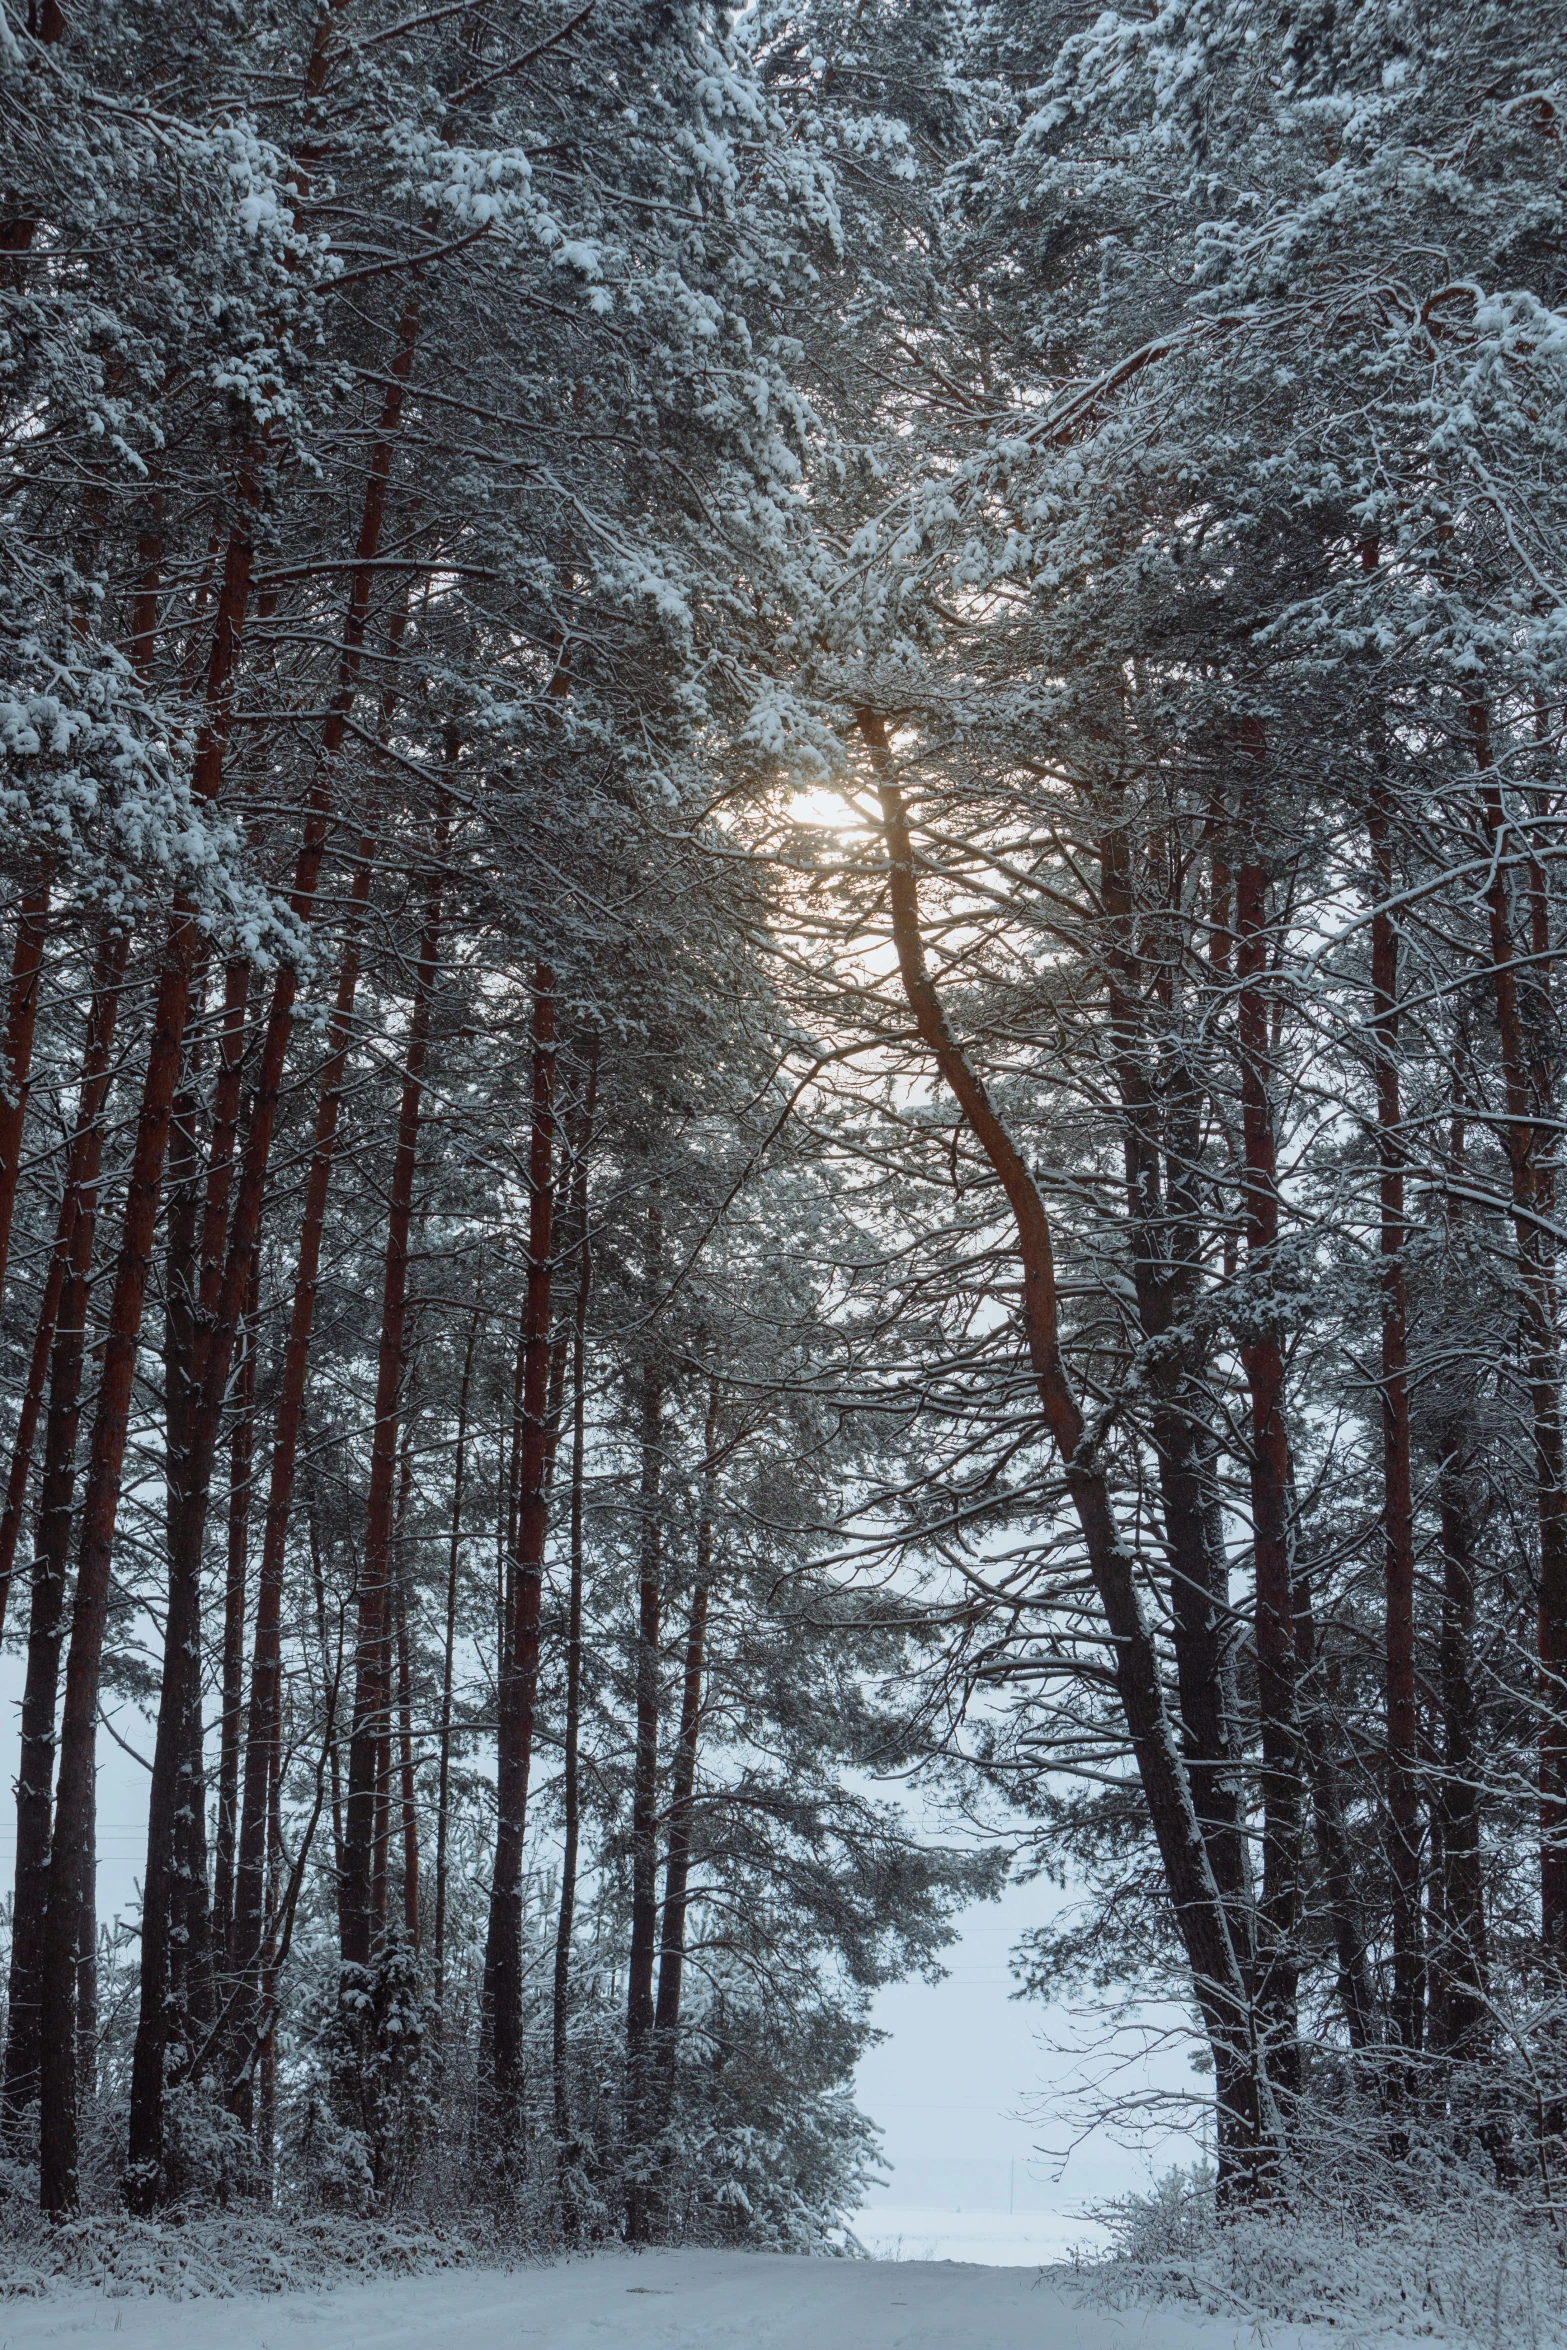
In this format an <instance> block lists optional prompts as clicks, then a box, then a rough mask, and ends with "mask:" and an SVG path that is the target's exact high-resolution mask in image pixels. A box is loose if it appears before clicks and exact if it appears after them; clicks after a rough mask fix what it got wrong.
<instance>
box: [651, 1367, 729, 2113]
mask: <svg viewBox="0 0 1567 2350" xmlns="http://www.w3.org/2000/svg"><path fill="white" fill-rule="evenodd" d="M703 1446H704V1457H703V1462H702V1509H701V1515H700V1517H699V1518H698V1520H697V1530H696V1587H695V1589H694V1590H693V1592H692V1594H691V1618H690V1622H689V1623H688V1624H687V1626H686V1656H685V1671H684V1673H683V1675H682V1677H681V1684H680V1733H679V1736H678V1737H677V1739H676V1741H675V1757H674V1768H673V1770H672V1772H671V1774H670V1790H669V1851H668V1854H667V1857H666V1859H665V1862H664V1916H663V1923H662V1926H661V1928H660V1933H659V1950H658V1996H657V1999H656V2000H655V2002H654V2007H653V2031H654V2037H655V2039H656V2041H657V2070H658V2126H659V2128H660V2129H661V2130H662V2129H664V2128H667V2126H668V2123H669V2117H670V2112H671V2109H672V2107H673V2104H674V2096H675V2070H676V2062H677V2059H678V2056H679V2053H680V1996H681V1991H682V1989H683V1987H684V1979H685V1963H686V1909H687V1905H688V1902H689V1898H690V1886H691V1843H692V1830H693V1827H694V1825H695V1815H696V1802H695V1797H696V1755H697V1739H698V1736H699V1733H700V1731H701V1727H702V1677H703V1674H704V1672H705V1670H706V1665H707V1596H708V1589H709V1586H710V1584H711V1582H712V1576H713V1503H714V1496H715V1493H716V1490H717V1484H718V1383H717V1381H716V1380H715V1381H714V1383H713V1385H712V1387H711V1389H710V1390H709V1394H708V1404H707V1426H706V1429H705V1431H704V1433H703Z"/></svg>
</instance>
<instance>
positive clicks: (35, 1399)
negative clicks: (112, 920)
mask: <svg viewBox="0 0 1567 2350" xmlns="http://www.w3.org/2000/svg"><path fill="white" fill-rule="evenodd" d="M129 950H130V934H129V932H128V931H124V930H119V929H106V930H105V931H104V933H103V936H102V938H101V939H100V941H99V946H98V952H97V955H96V957H95V959H94V963H93V981H92V996H91V999H90V1001H89V1004H88V1010H87V1032H86V1038H85V1042H84V1045H83V1050H82V1075H81V1083H80V1086H79V1089H78V1101H77V1111H76V1124H75V1128H74V1129H73V1132H72V1136H71V1142H70V1146H69V1148H68V1150H67V1152H66V1162H65V1179H64V1182H63V1184H62V1187H61V1192H60V1212H59V1216H58V1218H57V1219H56V1223H55V1233H54V1247H53V1249H52V1250H51V1252H50V1257H49V1269H48V1272H47V1273H46V1275H45V1277H44V1291H43V1297H42V1299H41V1300H40V1303H39V1307H38V1323H37V1327H36V1329H35V1330H34V1333H33V1351H32V1357H31V1360H30V1362H29V1364H28V1370H27V1385H26V1387H25V1389H24V1390H23V1394H22V1405H21V1410H20V1412H19V1413H18V1415H17V1423H16V1436H15V1440H14V1442H13V1445H12V1450H11V1470H10V1475H9V1477H8V1479H7V1482H6V1496H5V1510H4V1514H3V1516H0V1629H3V1628H4V1625H5V1617H6V1603H7V1600H8V1599H9V1597H10V1591H11V1581H12V1577H13V1574H14V1571H15V1567H16V1546H17V1543H18V1541H19V1540H20V1538H21V1530H22V1519H23V1516H24V1514H25V1512H26V1507H27V1486H28V1480H29V1477H30V1475H31V1472H32V1461H33V1446H34V1443H35V1442H36V1440H37V1435H38V1418H39V1414H40V1412H41V1411H42V1409H43V1399H44V1392H45V1388H46V1385H47V1383H48V1376H49V1364H50V1360H51V1358H52V1355H53V1351H54V1341H55V1333H56V1328H57V1325H58V1322H59V1316H60V1301H61V1299H62V1297H63V1295H64V1292H65V1284H66V1279H67V1275H68V1270H69V1265H70V1255H71V1240H72V1236H73V1234H74V1232H75V1229H76V1218H77V1215H78V1212H79V1210H80V1207H81V1202H82V1193H83V1189H84V1186H86V1187H92V1188H93V1189H94V1191H95V1190H96V1185H97V1181H98V1168H99V1164H100V1162H101V1160H102V1157H103V1137H102V1135H101V1134H99V1133H98V1132H97V1123H98V1120H99V1119H100V1118H101V1117H102V1115H103V1108H104V1102H105V1099H106V1098H107V1094H108V1082H109V1081H108V1069H109V1055H110V1053H111V1052H112V1051H113V1048H114V1031H115V1025H116V1022H117V1020H118V1017H119V1009H120V988H121V986H122V984H123V982H124V978H125V962H126V957H127V955H128V953H129Z"/></svg>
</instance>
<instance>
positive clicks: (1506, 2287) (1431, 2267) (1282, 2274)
mask: <svg viewBox="0 0 1567 2350" xmlns="http://www.w3.org/2000/svg"><path fill="white" fill-rule="evenodd" d="M1358 2169H1359V2175H1358V2176H1357V2177H1355V2178H1349V2177H1347V2176H1343V2177H1340V2178H1339V2179H1337V2180H1333V2179H1328V2180H1326V2181H1324V2179H1323V2178H1322V2177H1321V2176H1320V2175H1318V2176H1316V2177H1312V2176H1303V2177H1299V2178H1297V2179H1295V2180H1293V2181H1291V2183H1290V2185H1289V2188H1288V2191H1287V2193H1285V2194H1283V2195H1281V2196H1280V2199H1279V2201H1278V2202H1277V2203H1276V2204H1274V2205H1271V2206H1262V2207H1259V2208H1255V2209H1253V2210H1251V2211H1249V2212H1241V2213H1235V2212H1231V2213H1226V2214H1221V2213H1220V2211H1219V2209H1218V2206H1217V2203H1216V2200H1215V2196H1214V2178H1213V2173H1212V2171H1211V2170H1209V2169H1208V2168H1207V2167H1206V2166H1203V2165H1200V2166H1198V2167H1196V2168H1194V2169H1192V2170H1189V2171H1170V2172H1167V2173H1166V2174H1165V2176H1164V2177H1163V2178H1161V2179H1160V2180H1158V2181H1157V2183H1156V2184H1155V2185H1154V2187H1153V2188H1152V2189H1151V2190H1150V2191H1149V2192H1148V2193H1147V2194H1142V2195H1128V2196H1124V2197H1121V2198H1119V2199H1118V2200H1117V2201H1115V2202H1112V2203H1109V2204H1106V2205H1104V2206H1103V2207H1101V2208H1100V2209H1099V2210H1097V2211H1096V2212H1095V2214H1094V2217H1095V2218H1096V2219H1098V2220H1099V2221H1100V2222H1101V2223H1102V2224H1103V2225H1105V2226H1106V2227H1108V2228H1109V2230H1110V2232H1111V2239H1112V2241H1111V2247H1110V2250H1109V2252H1108V2253H1107V2254H1106V2256H1105V2258H1104V2259H1103V2260H1102V2261H1101V2262H1099V2263H1097V2264H1096V2265H1093V2266H1091V2267H1088V2268H1086V2269H1084V2270H1083V2271H1082V2272H1081V2273H1082V2276H1083V2278H1084V2281H1085V2284H1086V2289H1087V2290H1088V2291H1089V2292H1090V2293H1091V2294H1092V2295H1093V2296H1094V2297H1095V2298H1106V2299H1109V2300H1110V2301H1111V2302H1113V2303H1114V2304H1115V2305H1117V2306H1124V2305H1126V2304H1128V2303H1148V2302H1157V2301H1177V2302H1189V2303H1194V2304H1196V2305H1197V2306H1198V2307H1199V2308H1201V2309H1203V2310H1205V2311H1206V2312H1208V2313H1209V2314H1210V2315H1211V2316H1215V2317H1225V2318H1235V2317H1240V2318H1244V2319H1246V2320H1248V2321H1250V2322H1252V2323H1254V2324H1259V2325H1260V2324H1262V2323H1264V2322H1267V2321H1270V2320H1271V2321H1273V2322H1284V2323H1289V2324H1297V2325H1299V2324H1310V2323H1314V2322H1315V2323H1322V2322H1326V2323H1328V2324H1330V2325H1333V2326H1334V2327H1335V2328H1337V2329H1340V2330H1342V2329H1345V2328H1356V2329H1361V2328H1363V2329H1365V2330H1366V2331H1368V2332H1369V2331H1373V2330H1376V2331H1380V2330H1382V2329H1384V2328H1390V2329H1391V2330H1392V2331H1394V2332H1396V2333H1401V2334H1413V2335H1428V2334H1437V2335H1441V2336H1442V2337H1443V2338H1444V2339H1445V2340H1448V2341H1451V2342H1465V2343H1478V2344H1483V2345H1484V2346H1485V2350H1546V2346H1547V2345H1549V2344H1554V2343H1559V2342H1560V2341H1561V2340H1562V2339H1563V2336H1564V2333H1567V2263H1564V2260H1563V2257H1562V2247H1561V2240H1560V2237H1559V2235H1558V2234H1557V2233H1556V2231H1555V2230H1554V2229H1553V2228H1552V2227H1551V2226H1550V2224H1549V2222H1548V2221H1546V2220H1543V2219H1541V2218H1540V2217H1538V2216H1536V2215H1533V2214H1531V2212H1530V2211H1529V2209H1528V2206H1527V2204H1526V2203H1523V2202H1521V2201H1520V2200H1519V2198H1517V2197H1516V2196H1513V2195H1509V2194H1507V2193H1505V2192H1503V2191H1502V2190H1501V2189H1500V2188H1498V2187H1497V2186H1496V2185H1495V2184H1494V2183H1493V2182H1492V2180H1490V2179H1488V2178H1487V2177H1486V2176H1485V2175H1484V2172H1483V2171H1482V2169H1481V2168H1480V2167H1479V2166H1475V2167H1473V2168H1460V2167H1456V2166H1454V2167H1451V2168H1441V2169H1439V2168H1436V2167H1434V2166H1433V2167H1432V2168H1430V2169H1427V2170H1426V2171H1425V2172H1424V2174H1423V2175H1422V2174H1421V2173H1420V2172H1419V2171H1418V2170H1417V2171H1415V2172H1414V2173H1411V2171H1410V2168H1409V2166H1408V2165H1407V2164H1404V2163H1399V2164H1397V2165H1396V2166H1395V2165H1394V2164H1393V2163H1392V2162H1391V2161H1390V2160H1389V2159H1388V2157H1387V2155H1386V2153H1385V2141H1384V2144H1383V2146H1381V2147H1379V2146H1376V2145H1370V2146H1368V2147H1367V2148H1366V2149H1365V2154H1364V2160H1363V2161H1362V2162H1361V2164H1360V2165H1359V2166H1358Z"/></svg>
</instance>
